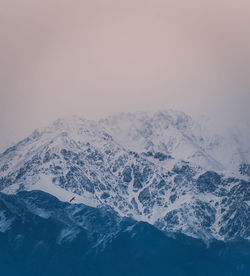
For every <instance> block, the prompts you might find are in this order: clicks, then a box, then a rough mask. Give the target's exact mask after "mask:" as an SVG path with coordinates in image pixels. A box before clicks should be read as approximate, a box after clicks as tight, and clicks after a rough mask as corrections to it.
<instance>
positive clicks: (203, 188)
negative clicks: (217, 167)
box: [197, 172, 221, 193]
mask: <svg viewBox="0 0 250 276" xmlns="http://www.w3.org/2000/svg"><path fill="white" fill-rule="evenodd" d="M220 184H221V177H220V175H218V174H217V173H216V172H206V173H204V174H203V175H201V176H199V178H198V179H197V187H198V189H199V191H200V192H201V193H204V192H214V191H215V190H216V189H217V188H218V186H219V185H220Z"/></svg>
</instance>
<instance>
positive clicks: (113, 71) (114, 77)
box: [0, 0, 250, 151]
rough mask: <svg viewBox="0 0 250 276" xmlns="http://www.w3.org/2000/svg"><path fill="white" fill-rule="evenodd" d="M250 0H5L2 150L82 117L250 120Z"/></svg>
mask: <svg viewBox="0 0 250 276" xmlns="http://www.w3.org/2000/svg"><path fill="white" fill-rule="evenodd" d="M249 26H250V1H249V0H245V1H244V0H234V1H233V0H197V1H195V0H189V1H186V0H183V1H182V0H144V1H142V0H122V1H121V0H1V1H0V131H1V137H0V151H1V150H3V148H4V147H5V146H6V143H7V144H8V143H10V142H12V141H17V140H19V139H21V138H23V137H25V136H26V135H28V134H29V133H30V132H32V130H33V129H35V128H38V127H41V126H45V125H47V124H49V123H50V122H52V121H54V120H55V119H57V118H59V117H64V116H68V115H72V114H76V115H80V116H83V117H86V118H90V119H97V118H100V117H103V116H106V115H110V114H114V113H119V112H126V111H137V110H152V109H155V110H157V109H163V108H172V109H179V110H183V111H185V112H188V113H189V114H191V115H195V116H196V115H197V114H201V113H203V114H205V115H211V116H213V117H218V118H225V120H230V118H232V117H235V118H237V119H238V120H240V119H242V118H244V119H245V120H249V117H250V111H249V110H250V109H249V105H250V92H249V91H250V89H249V87H250V85H249V84H250V74H249V72H250V50H249V49H250V28H249Z"/></svg>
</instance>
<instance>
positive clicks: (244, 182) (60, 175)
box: [0, 111, 250, 240]
mask: <svg viewBox="0 0 250 276" xmlns="http://www.w3.org/2000/svg"><path fill="white" fill-rule="evenodd" d="M203 129H204V128H203V127H202V126H200V125H199V124H198V123H197V122H195V121H194V120H193V119H192V118H191V117H190V116H188V115H186V114H185V113H183V112H177V111H164V112H163V111H161V112H156V113H151V114H149V113H145V112H144V113H143V112H142V113H136V114H122V115H118V116H113V117H109V118H106V119H103V120H100V121H97V122H96V121H90V120H85V119H81V118H77V117H70V118H68V119H63V120H62V119H59V120H57V121H56V122H54V123H53V124H52V125H50V126H49V127H47V128H45V129H43V130H37V131H34V132H33V133H32V135H30V136H29V137H27V138H26V139H24V140H22V141H20V142H19V143H17V144H16V145H15V146H13V147H11V148H9V149H7V150H6V151H5V152H4V153H2V154H1V155H0V191H1V192H4V193H9V194H11V193H16V192H19V191H22V190H28V191H30V190H42V191H45V192H48V193H51V194H52V195H55V196H57V197H58V198H59V199H60V200H62V201H69V200H70V199H71V198H73V197H75V203H84V204H86V205H89V206H92V207H98V206H103V205H107V206H109V207H111V208H113V209H114V210H115V211H116V212H118V213H119V215H121V216H127V217H131V218H133V219H136V220H138V221H146V222H148V223H150V224H153V225H155V226H156V227H157V228H158V229H160V230H162V231H166V232H169V231H170V232H180V233H183V234H186V235H189V236H193V237H196V238H202V239H204V240H209V239H214V238H215V239H219V240H220V239H221V240H224V239H237V238H246V239H249V237H250V234H249V233H250V229H249V225H250V223H249V222H250V215H249V203H250V196H249V194H250V192H249V176H248V175H247V174H245V175H243V174H242V172H243V171H246V169H245V170H242V171H240V167H241V166H243V165H245V166H248V163H247V162H246V163H244V164H242V162H243V161H246V159H244V158H242V159H240V154H239V153H237V151H234V150H235V148H236V147H235V146H234V147H232V148H230V150H231V151H232V152H231V155H232V158H233V159H232V165H234V166H235V168H234V170H233V171H230V170H231V165H230V166H229V167H228V168H227V169H225V164H227V163H228V160H229V159H228V156H229V155H230V154H228V155H227V156H226V159H227V160H226V161H225V162H224V164H223V165H222V164H221V160H219V161H217V160H216V158H215V157H216V155H214V154H213V152H214V151H216V149H218V148H219V149H220V148H221V147H222V148H223V147H225V145H224V144H226V145H227V143H223V141H224V140H223V139H222V137H219V136H217V135H215V136H214V135H213V134H210V133H209V132H208V131H207V130H204V131H203ZM221 139H222V140H221ZM229 140H230V139H227V140H226V141H229ZM221 141H222V142H221ZM241 146H242V145H238V147H241ZM242 148H247V145H243V146H242ZM223 150H224V149H223ZM222 152H223V151H222ZM244 154H245V155H247V154H248V152H245V153H244ZM235 156H237V158H236V157H235ZM235 160H236V161H237V162H236V161H235ZM247 161H248V159H247ZM230 162H231V161H230Z"/></svg>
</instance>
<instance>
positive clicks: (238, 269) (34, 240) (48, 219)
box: [0, 191, 250, 276]
mask: <svg viewBox="0 0 250 276" xmlns="http://www.w3.org/2000/svg"><path fill="white" fill-rule="evenodd" d="M0 208H1V215H0V222H1V223H0V225H1V226H0V243H1V247H0V267H1V273H2V274H3V275H6V276H17V275H18V276H24V275H25V276H31V275H32V276H33V275H38V276H43V275H50V276H52V275H62V276H64V275H65V276H66V275H76V276H78V275H79V276H80V275H88V276H97V275H104V276H105V275H107V276H108V275H109V276H110V275H112V276H115V275H121V276H125V275H131V276H137V275H143V276H152V275H156V276H158V275H159V276H160V275H175V276H182V275H185V276H193V275H204V276H206V275H207V276H210V275H215V276H217V275H218V276H224V275H225V276H226V275H234V276H247V275H249V273H250V263H249V258H250V244H249V242H248V241H238V242H228V243H224V242H218V241H213V242H211V244H210V245H209V246H207V245H205V244H204V243H203V242H201V241H200V240H196V239H193V238H190V237H187V236H184V235H181V234H171V233H169V234H168V235H165V234H163V233H162V232H161V231H159V230H158V229H157V228H155V227H154V226H152V225H149V224H147V223H144V222H136V221H134V220H132V219H129V218H121V217H120V216H119V215H118V214H117V213H115V212H114V211H112V210H111V209H110V208H101V209H98V208H92V207H88V206H85V205H81V204H72V205H71V204H68V203H63V202H60V201H58V200H57V199H56V198H54V197H53V196H51V195H49V194H46V193H43V192H38V191H33V192H21V193H19V194H17V195H4V194H1V193H0ZM200 209H201V210H206V209H207V206H202V207H200ZM165 219H166V220H167V222H168V223H177V222H176V219H177V217H176V212H172V214H169V215H168V216H166V218H165ZM207 223H208V224H209V223H210V222H209V221H208V222H207ZM4 225H5V228H4Z"/></svg>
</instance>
